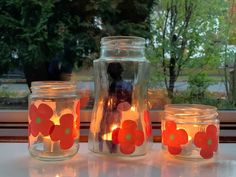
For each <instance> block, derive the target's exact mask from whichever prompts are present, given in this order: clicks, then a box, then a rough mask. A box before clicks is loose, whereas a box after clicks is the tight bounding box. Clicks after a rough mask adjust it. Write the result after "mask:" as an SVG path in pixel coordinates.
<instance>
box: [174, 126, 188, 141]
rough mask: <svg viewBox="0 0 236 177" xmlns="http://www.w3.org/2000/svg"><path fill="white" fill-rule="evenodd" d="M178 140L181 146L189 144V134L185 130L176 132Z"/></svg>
mask: <svg viewBox="0 0 236 177" xmlns="http://www.w3.org/2000/svg"><path fill="white" fill-rule="evenodd" d="M176 134H177V140H176V141H178V142H179V144H186V143H188V134H187V132H186V131H185V130H184V129H179V130H177V131H176Z"/></svg>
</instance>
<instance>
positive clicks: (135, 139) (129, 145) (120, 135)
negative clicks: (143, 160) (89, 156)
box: [112, 120, 144, 154]
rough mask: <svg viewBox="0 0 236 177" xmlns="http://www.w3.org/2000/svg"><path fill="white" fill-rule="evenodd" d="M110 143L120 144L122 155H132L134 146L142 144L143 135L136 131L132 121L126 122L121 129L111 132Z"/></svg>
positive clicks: (141, 132)
mask: <svg viewBox="0 0 236 177" xmlns="http://www.w3.org/2000/svg"><path fill="white" fill-rule="evenodd" d="M112 142H113V143H114V144H120V151H121V152H122V153H124V154H132V153H133V152H134V151H135V146H141V145H142V144H143V142H144V133H143V131H141V130H137V124H136V123H135V122H134V121H132V120H126V121H124V122H123V123H122V127H121V128H116V129H115V130H113V131H112Z"/></svg>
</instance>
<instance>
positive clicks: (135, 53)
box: [88, 36, 151, 156]
mask: <svg viewBox="0 0 236 177" xmlns="http://www.w3.org/2000/svg"><path fill="white" fill-rule="evenodd" d="M144 46H145V40H144V39H143V38H140V37H132V36H114V37H104V38H102V40H101V56H100V58H99V59H97V60H95V61H94V76H95V104H94V108H93V113H92V119H91V124H90V131H89V142H88V143H89V149H90V150H91V151H93V152H97V153H103V154H109V155H117V156H139V155H144V154H145V153H146V152H147V147H148V146H147V145H148V141H149V139H150V137H151V123H150V118H149V112H148V110H147V104H146V103H147V99H146V98H147V97H146V96H147V81H148V78H147V77H148V68H149V62H148V61H147V60H146V58H145V55H144Z"/></svg>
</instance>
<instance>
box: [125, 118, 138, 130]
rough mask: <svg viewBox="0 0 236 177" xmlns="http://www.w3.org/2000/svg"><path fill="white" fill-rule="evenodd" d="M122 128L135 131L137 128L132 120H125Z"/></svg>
mask: <svg viewBox="0 0 236 177" xmlns="http://www.w3.org/2000/svg"><path fill="white" fill-rule="evenodd" d="M122 128H127V129H133V130H135V129H136V128H137V124H136V122H134V121H132V120H125V121H124V122H123V123H122Z"/></svg>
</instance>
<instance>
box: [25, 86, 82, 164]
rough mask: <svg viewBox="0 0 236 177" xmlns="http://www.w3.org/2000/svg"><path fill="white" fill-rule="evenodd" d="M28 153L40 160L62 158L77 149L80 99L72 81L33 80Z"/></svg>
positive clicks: (29, 113)
mask: <svg viewBox="0 0 236 177" xmlns="http://www.w3.org/2000/svg"><path fill="white" fill-rule="evenodd" d="M31 90H32V94H31V95H30V96H29V111H28V121H29V135H28V137H29V152H30V154H31V155H32V156H33V157H35V158H37V159H40V160H64V159H67V158H69V157H72V156H73V155H75V154H76V153H77V151H78V149H79V144H78V142H79V125H80V124H79V123H80V117H79V116H80V102H79V99H78V96H77V94H76V84H75V83H74V82H32V86H31Z"/></svg>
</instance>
